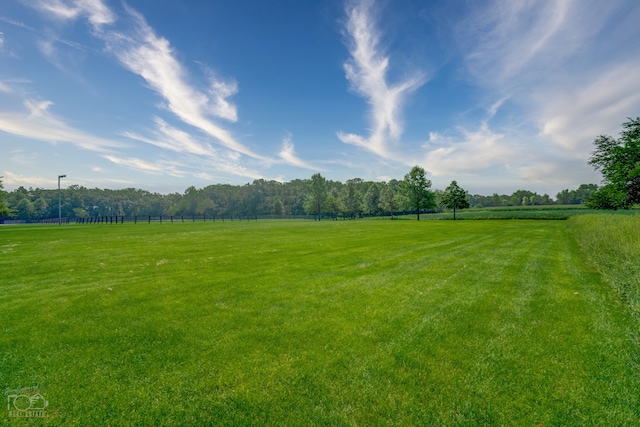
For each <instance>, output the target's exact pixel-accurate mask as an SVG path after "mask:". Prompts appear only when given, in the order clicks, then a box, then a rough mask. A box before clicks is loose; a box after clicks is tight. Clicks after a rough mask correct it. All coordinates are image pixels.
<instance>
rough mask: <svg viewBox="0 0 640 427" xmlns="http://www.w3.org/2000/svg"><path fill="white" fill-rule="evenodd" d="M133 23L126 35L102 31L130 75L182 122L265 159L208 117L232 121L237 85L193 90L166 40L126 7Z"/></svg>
mask: <svg viewBox="0 0 640 427" xmlns="http://www.w3.org/2000/svg"><path fill="white" fill-rule="evenodd" d="M126 10H127V12H128V13H129V14H130V16H131V17H132V18H133V20H134V23H135V25H134V29H133V30H132V31H130V32H128V33H126V34H125V33H118V32H106V31H105V32H101V33H99V36H100V37H101V38H102V39H103V40H104V41H105V42H106V44H107V48H108V50H109V51H110V52H111V53H112V54H113V55H114V56H115V57H116V58H117V59H118V60H119V61H120V62H121V63H122V64H123V65H124V66H125V67H126V68H127V69H129V70H130V71H131V72H133V73H135V74H138V75H139V76H141V77H142V78H143V79H145V81H146V82H147V83H148V84H149V85H150V87H151V88H152V89H153V90H155V91H156V92H157V93H158V94H159V95H160V96H162V97H163V98H164V99H165V100H166V102H167V104H166V108H167V109H168V110H169V111H171V112H172V113H173V114H175V115H176V116H177V117H178V118H179V119H180V120H182V121H183V122H184V123H186V124H188V125H191V126H193V127H195V128H198V129H200V130H202V131H203V132H205V133H206V134H208V135H210V136H212V137H214V138H215V139H216V140H217V141H219V142H220V143H221V144H222V145H223V146H225V147H227V148H228V149H231V150H233V151H236V152H238V153H241V154H244V155H246V156H249V157H252V158H254V159H263V160H264V159H265V157H264V156H261V155H259V154H257V153H255V152H253V151H252V150H251V149H249V148H248V147H246V146H244V145H243V144H241V143H239V142H238V141H237V140H236V139H235V138H234V137H233V135H232V134H231V133H230V132H229V131H228V130H226V129H224V128H222V127H221V126H219V125H217V124H216V123H214V122H213V121H212V120H211V119H210V118H209V116H215V117H219V118H222V119H225V120H229V121H232V122H235V121H236V120H237V109H236V107H235V105H233V104H231V103H230V102H229V101H227V98H228V97H229V96H231V95H233V94H235V93H236V92H237V84H236V83H235V82H233V81H231V82H224V81H221V80H218V79H216V78H215V77H211V82H210V87H209V89H208V95H207V94H205V93H203V92H201V91H199V90H197V89H194V88H193V87H191V86H190V85H189V84H188V83H187V82H186V80H185V75H186V73H185V72H184V70H183V67H182V65H181V64H180V63H179V62H178V61H177V60H176V58H175V56H174V52H173V49H172V48H171V46H170V44H169V41H168V40H166V39H164V38H162V37H158V36H157V35H156V34H155V32H154V31H153V29H152V28H151V27H150V26H149V25H147V23H146V21H145V19H144V17H142V16H141V15H140V14H139V13H138V12H136V11H135V10H133V9H131V8H129V7H126Z"/></svg>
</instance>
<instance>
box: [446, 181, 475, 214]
mask: <svg viewBox="0 0 640 427" xmlns="http://www.w3.org/2000/svg"><path fill="white" fill-rule="evenodd" d="M440 203H441V204H442V206H444V207H445V208H447V209H453V219H454V220H455V219H456V210H457V209H466V208H468V207H469V194H468V193H467V192H466V191H465V190H463V189H462V188H460V187H459V186H458V183H457V182H456V181H451V184H449V186H448V187H447V188H446V189H445V190H444V193H443V194H442V200H440Z"/></svg>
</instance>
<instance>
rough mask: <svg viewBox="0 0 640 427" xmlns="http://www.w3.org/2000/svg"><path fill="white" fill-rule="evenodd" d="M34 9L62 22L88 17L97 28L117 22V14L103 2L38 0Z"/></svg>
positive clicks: (91, 0) (89, 0)
mask: <svg viewBox="0 0 640 427" xmlns="http://www.w3.org/2000/svg"><path fill="white" fill-rule="evenodd" d="M34 7H35V8H36V9H37V10H40V11H42V12H44V13H46V14H47V15H48V16H51V17H54V18H57V19H61V20H69V19H76V18H79V17H86V18H87V20H88V21H89V22H90V23H91V25H93V26H94V27H95V28H97V27H100V26H102V25H105V24H111V23H113V22H115V20H116V16H115V14H114V13H113V12H112V11H111V10H110V9H109V8H108V7H107V6H105V5H104V3H103V2H102V0H38V1H36V2H35V3H34Z"/></svg>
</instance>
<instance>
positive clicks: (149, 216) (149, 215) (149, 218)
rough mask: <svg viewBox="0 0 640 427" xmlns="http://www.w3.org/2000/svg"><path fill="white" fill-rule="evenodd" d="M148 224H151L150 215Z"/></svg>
mask: <svg viewBox="0 0 640 427" xmlns="http://www.w3.org/2000/svg"><path fill="white" fill-rule="evenodd" d="M149 224H151V215H149Z"/></svg>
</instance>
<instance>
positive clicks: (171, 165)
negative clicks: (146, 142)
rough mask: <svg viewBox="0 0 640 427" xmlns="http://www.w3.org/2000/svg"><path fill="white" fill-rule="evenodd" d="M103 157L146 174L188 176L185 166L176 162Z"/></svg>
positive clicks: (111, 156)
mask: <svg viewBox="0 0 640 427" xmlns="http://www.w3.org/2000/svg"><path fill="white" fill-rule="evenodd" d="M103 157H104V158H105V159H107V160H109V161H110V162H112V163H115V164H117V165H120V166H126V167H129V168H131V169H135V170H138V171H140V172H144V173H150V174H157V175H171V176H176V177H183V176H185V175H186V172H185V171H183V170H182V169H181V167H182V166H183V165H182V164H181V163H179V162H176V161H168V160H158V161H154V162H152V161H148V160H145V159H140V158H137V157H119V156H114V155H110V154H106V155H104V156H103Z"/></svg>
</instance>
